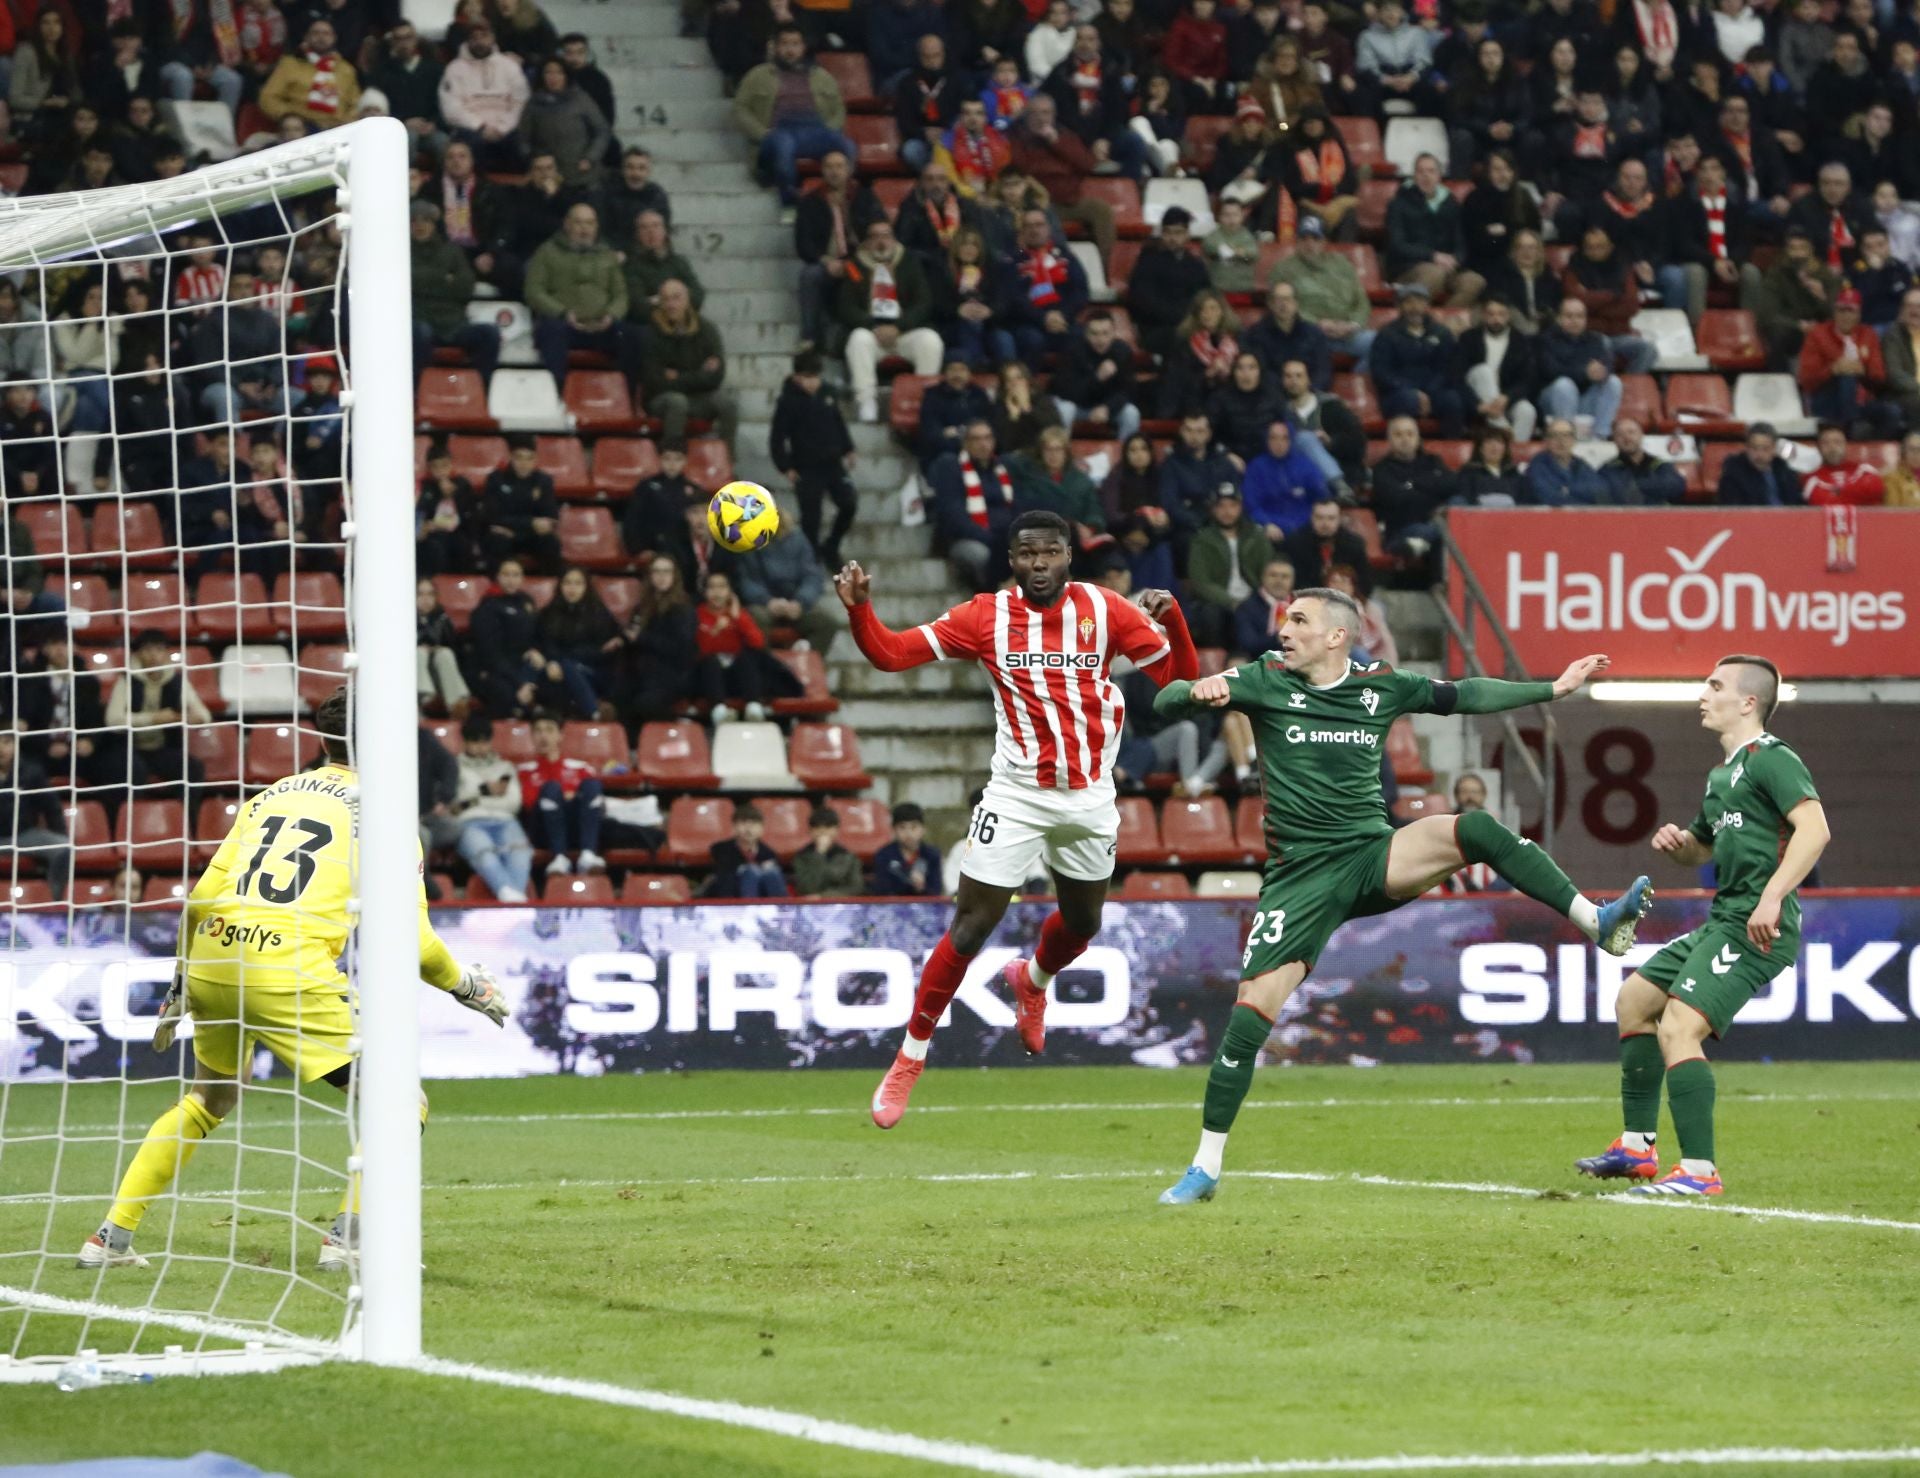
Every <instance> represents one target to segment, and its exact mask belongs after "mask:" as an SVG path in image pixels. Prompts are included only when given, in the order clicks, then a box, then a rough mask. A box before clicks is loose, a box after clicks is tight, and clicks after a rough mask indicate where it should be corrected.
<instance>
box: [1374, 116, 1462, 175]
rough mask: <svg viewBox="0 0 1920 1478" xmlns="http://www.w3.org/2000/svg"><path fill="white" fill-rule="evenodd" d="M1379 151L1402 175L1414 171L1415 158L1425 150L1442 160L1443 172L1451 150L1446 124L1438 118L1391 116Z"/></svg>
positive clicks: (1425, 152) (1442, 172)
mask: <svg viewBox="0 0 1920 1478" xmlns="http://www.w3.org/2000/svg"><path fill="white" fill-rule="evenodd" d="M1380 152H1381V154H1382V156H1383V157H1384V158H1385V159H1386V161H1387V163H1389V164H1391V165H1392V166H1393V167H1394V168H1395V169H1396V170H1397V171H1399V172H1400V173H1401V174H1403V175H1411V174H1412V173H1413V162H1414V160H1416V159H1418V158H1419V157H1420V156H1421V155H1422V154H1431V155H1433V156H1434V158H1436V159H1438V160H1439V161H1440V172H1441V174H1443V175H1444V174H1445V173H1446V172H1447V161H1448V158H1449V155H1450V152H1451V146H1450V144H1449V143H1448V140H1447V125H1446V124H1445V122H1443V121H1442V120H1441V119H1438V118H1389V119H1388V120H1387V132H1386V137H1385V138H1384V139H1383V140H1382V141H1381V145H1380Z"/></svg>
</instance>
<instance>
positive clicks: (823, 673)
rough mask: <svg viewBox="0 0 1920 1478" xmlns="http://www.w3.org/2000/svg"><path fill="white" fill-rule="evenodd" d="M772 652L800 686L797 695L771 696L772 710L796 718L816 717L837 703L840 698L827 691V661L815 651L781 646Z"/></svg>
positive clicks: (830, 710)
mask: <svg viewBox="0 0 1920 1478" xmlns="http://www.w3.org/2000/svg"><path fill="white" fill-rule="evenodd" d="M773 655H774V656H775V657H776V658H777V659H778V660H779V661H780V662H782V663H784V664H785V665H786V668H787V670H788V671H789V672H791V673H792V674H793V675H794V676H795V677H797V678H799V679H800V688H801V693H800V696H799V697H798V698H776V699H774V700H773V711H774V712H775V713H778V714H783V715H784V714H792V715H794V716H795V717H798V718H819V717H821V716H823V715H825V714H829V713H832V712H833V711H834V710H835V709H836V708H838V707H839V706H840V700H839V699H837V698H835V697H834V696H833V694H831V693H830V692H828V691H827V664H826V663H825V662H824V661H823V660H822V659H821V656H820V654H819V653H818V652H815V651H805V652H802V651H799V650H797V649H796V648H793V647H781V648H778V649H777V650H775V652H774V654H773Z"/></svg>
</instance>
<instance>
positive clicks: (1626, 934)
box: [1595, 873, 1653, 955]
mask: <svg viewBox="0 0 1920 1478" xmlns="http://www.w3.org/2000/svg"><path fill="white" fill-rule="evenodd" d="M1652 907H1653V882H1652V880H1651V879H1650V878H1648V877H1647V875H1646V874H1645V873H1642V874H1640V876H1639V877H1637V878H1635V879H1634V880H1633V886H1632V887H1630V888H1628V889H1627V891H1626V892H1624V893H1622V894H1621V895H1620V896H1619V897H1618V898H1616V899H1614V900H1613V902H1611V903H1603V904H1601V905H1600V933H1599V935H1598V936H1597V938H1596V941H1595V942H1596V943H1598V944H1599V946H1600V948H1602V949H1604V950H1605V951H1606V952H1607V953H1608V954H1610V955H1623V954H1625V953H1626V952H1627V951H1628V950H1630V949H1632V948H1633V934H1634V930H1636V929H1638V928H1639V927H1640V921H1641V920H1642V919H1644V918H1645V917H1646V916H1647V910H1648V909H1650V908H1652Z"/></svg>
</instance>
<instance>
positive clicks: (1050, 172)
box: [1007, 92, 1116, 261]
mask: <svg viewBox="0 0 1920 1478" xmlns="http://www.w3.org/2000/svg"><path fill="white" fill-rule="evenodd" d="M1007 137H1008V139H1009V141H1011V143H1012V144H1013V167H1014V168H1015V169H1017V170H1019V171H1020V172H1021V173H1022V174H1024V175H1028V176H1030V177H1031V178H1033V179H1035V180H1037V181H1039V183H1040V187H1041V188H1042V189H1043V190H1045V191H1046V192H1047V195H1048V197H1049V198H1050V199H1051V200H1052V202H1053V208H1054V210H1055V212H1057V213H1058V215H1059V217H1060V219H1061V220H1062V221H1078V222H1080V224H1081V225H1083V226H1085V227H1086V228H1087V234H1088V235H1090V236H1091V237H1093V244H1094V245H1095V246H1097V247H1098V248H1099V249H1100V256H1101V259H1102V260H1103V261H1104V260H1109V259H1111V258H1112V256H1113V243H1114V241H1115V239H1116V233H1115V231H1114V226H1113V207H1112V206H1110V205H1108V204H1107V202H1106V201H1104V200H1095V199H1092V198H1091V197H1087V196H1085V195H1084V193H1083V192H1084V189H1085V185H1086V182H1087V180H1088V179H1089V178H1090V177H1091V176H1092V174H1093V172H1094V170H1095V169H1096V168H1097V167H1098V166H1099V163H1100V158H1099V156H1096V154H1095V152H1094V151H1093V150H1092V149H1089V148H1088V147H1087V146H1086V143H1085V142H1084V141H1083V140H1082V139H1081V137H1080V135H1079V134H1077V133H1075V132H1073V130H1072V129H1069V128H1062V127H1061V126H1060V111H1059V105H1058V104H1056V103H1055V102H1054V100H1053V95H1052V94H1051V93H1046V92H1036V93H1035V94H1034V95H1033V97H1032V98H1031V99H1030V100H1029V101H1028V103H1027V111H1026V114H1025V116H1024V117H1022V119H1021V120H1020V122H1019V123H1018V124H1016V125H1015V126H1014V127H1013V128H1011V129H1009V130H1008V131H1007Z"/></svg>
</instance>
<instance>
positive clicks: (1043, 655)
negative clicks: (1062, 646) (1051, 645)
mask: <svg viewBox="0 0 1920 1478" xmlns="http://www.w3.org/2000/svg"><path fill="white" fill-rule="evenodd" d="M1105 660H1106V658H1105V657H1103V656H1102V655H1101V654H1100V653H1098V652H1009V653H1007V655H1006V657H1005V658H1004V659H1003V660H1002V662H1001V665H1002V666H1003V667H1010V668H1013V669H1015V670H1018V669H1020V668H1023V667H1084V668H1086V669H1087V671H1089V672H1094V671H1097V670H1098V669H1099V667H1100V664H1101V663H1102V662H1104V661H1105Z"/></svg>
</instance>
